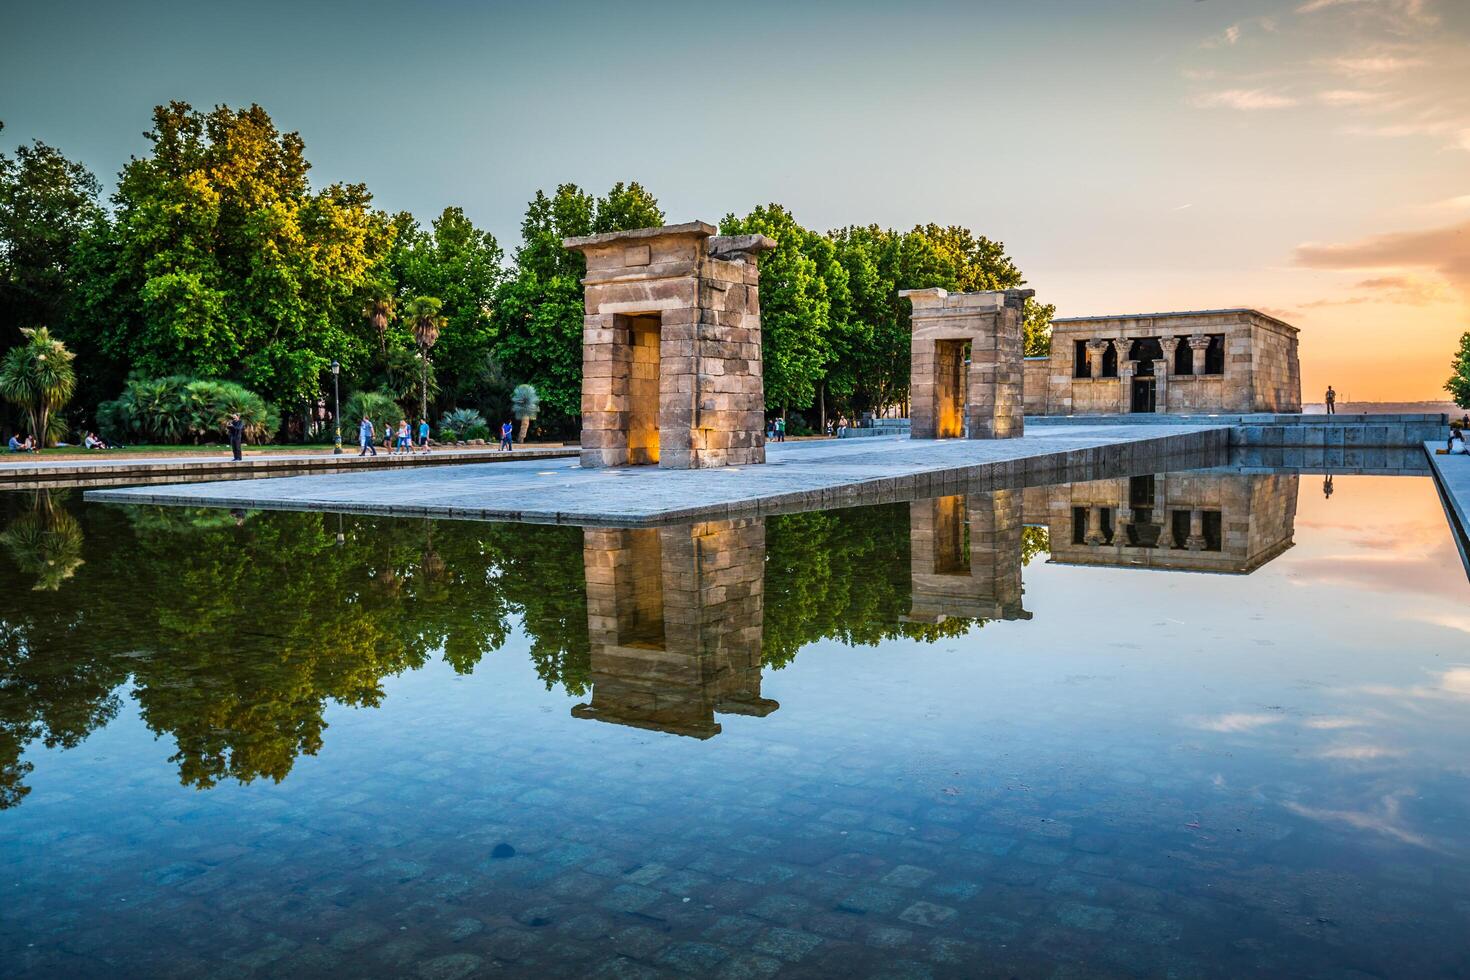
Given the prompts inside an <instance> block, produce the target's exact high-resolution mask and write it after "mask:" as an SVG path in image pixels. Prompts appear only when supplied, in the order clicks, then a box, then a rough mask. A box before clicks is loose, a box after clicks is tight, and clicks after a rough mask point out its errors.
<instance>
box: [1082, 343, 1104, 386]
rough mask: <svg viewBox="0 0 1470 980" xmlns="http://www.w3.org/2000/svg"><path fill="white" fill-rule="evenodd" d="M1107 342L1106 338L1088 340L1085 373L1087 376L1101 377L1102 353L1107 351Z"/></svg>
mask: <svg viewBox="0 0 1470 980" xmlns="http://www.w3.org/2000/svg"><path fill="white" fill-rule="evenodd" d="M1107 349H1108V342H1107V341H1106V340H1089V341H1088V342H1087V373H1088V376H1089V377H1093V378H1101V377H1102V367H1103V354H1105V353H1106V352H1107Z"/></svg>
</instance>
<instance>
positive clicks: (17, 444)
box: [9, 432, 36, 453]
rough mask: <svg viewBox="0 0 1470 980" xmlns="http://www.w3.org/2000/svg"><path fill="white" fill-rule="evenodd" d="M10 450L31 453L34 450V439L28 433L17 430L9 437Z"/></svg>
mask: <svg viewBox="0 0 1470 980" xmlns="http://www.w3.org/2000/svg"><path fill="white" fill-rule="evenodd" d="M9 446H10V452H13V453H31V452H35V451H36V441H35V440H34V439H32V438H31V437H30V435H29V434H28V433H23V432H17V433H16V434H15V435H13V436H11V437H10V443H9Z"/></svg>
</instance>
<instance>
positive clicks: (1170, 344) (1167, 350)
mask: <svg viewBox="0 0 1470 980" xmlns="http://www.w3.org/2000/svg"><path fill="white" fill-rule="evenodd" d="M1159 346H1160V347H1162V348H1163V349H1164V356H1165V357H1171V358H1172V357H1173V356H1174V352H1175V351H1176V350H1178V349H1179V338H1178V337H1160V338H1159Z"/></svg>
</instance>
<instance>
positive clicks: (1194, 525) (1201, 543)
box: [1184, 508, 1205, 551]
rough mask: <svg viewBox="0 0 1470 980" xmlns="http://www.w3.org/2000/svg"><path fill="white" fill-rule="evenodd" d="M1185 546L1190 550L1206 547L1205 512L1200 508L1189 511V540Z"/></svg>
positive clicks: (1199, 549)
mask: <svg viewBox="0 0 1470 980" xmlns="http://www.w3.org/2000/svg"><path fill="white" fill-rule="evenodd" d="M1184 547H1186V548H1188V549H1189V550H1190V551H1203V550H1204V549H1205V512H1204V511H1202V510H1199V509H1198V508H1196V509H1194V510H1192V511H1190V512H1189V540H1188V541H1186V542H1184Z"/></svg>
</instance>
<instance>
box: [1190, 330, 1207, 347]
mask: <svg viewBox="0 0 1470 980" xmlns="http://www.w3.org/2000/svg"><path fill="white" fill-rule="evenodd" d="M1209 346H1210V336H1209V334H1203V333H1192V334H1190V335H1189V348H1190V350H1205V349H1206V348H1208V347H1209Z"/></svg>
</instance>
